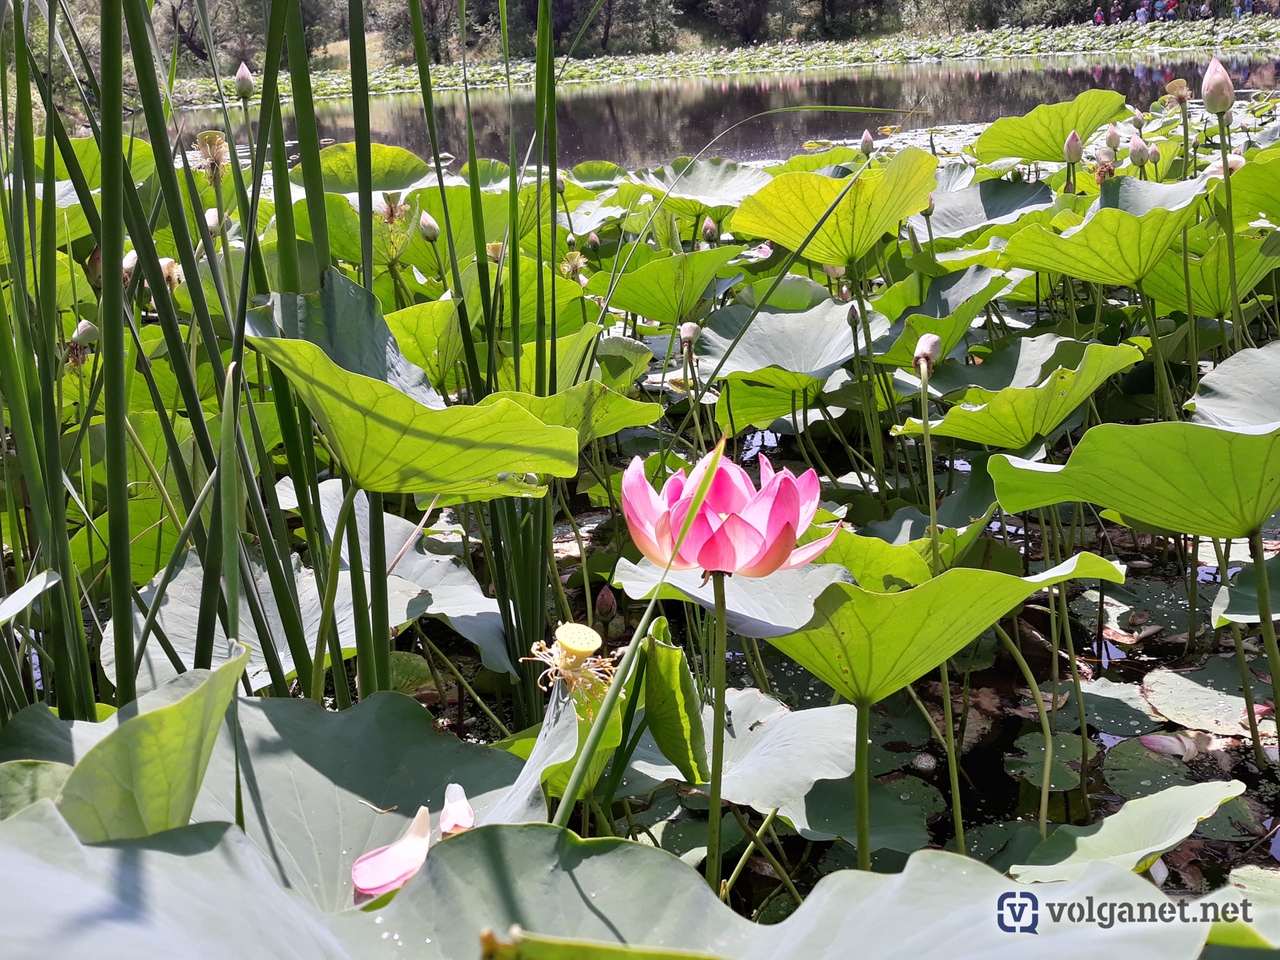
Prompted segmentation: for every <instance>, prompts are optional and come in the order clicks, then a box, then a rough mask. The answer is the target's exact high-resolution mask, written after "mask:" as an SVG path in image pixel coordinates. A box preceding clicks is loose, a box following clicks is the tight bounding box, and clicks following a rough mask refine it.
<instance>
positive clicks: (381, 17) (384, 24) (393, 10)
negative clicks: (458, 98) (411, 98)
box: [374, 0, 458, 63]
mask: <svg viewBox="0 0 1280 960" xmlns="http://www.w3.org/2000/svg"><path fill="white" fill-rule="evenodd" d="M421 4H422V33H423V38H424V39H425V40H426V42H427V55H428V56H429V57H430V58H431V62H432V63H445V62H447V61H448V60H449V59H450V55H449V47H450V44H451V43H452V41H453V39H454V38H455V36H456V35H457V28H458V5H457V3H456V2H454V0H421ZM374 13H375V16H376V19H377V26H378V28H379V29H380V30H381V31H382V52H383V54H384V55H386V56H387V57H389V58H390V59H392V60H394V61H396V62H398V63H411V62H412V61H413V57H414V51H413V19H412V17H411V16H410V14H409V3H408V0H382V2H381V3H379V5H378V6H377V8H376V9H375V11H374Z"/></svg>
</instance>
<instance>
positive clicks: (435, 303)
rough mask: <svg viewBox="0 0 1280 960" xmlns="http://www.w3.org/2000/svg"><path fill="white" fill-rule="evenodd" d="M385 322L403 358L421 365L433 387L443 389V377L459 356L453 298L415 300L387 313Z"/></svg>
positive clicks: (459, 343) (459, 349)
mask: <svg viewBox="0 0 1280 960" xmlns="http://www.w3.org/2000/svg"><path fill="white" fill-rule="evenodd" d="M386 323H387V327H388V328H389V329H390V331H391V335H392V336H393V337H395V339H396V343H397V344H398V345H399V347H400V350H401V351H402V352H403V353H404V356H405V359H407V360H408V361H409V362H410V363H413V364H417V365H418V366H419V367H421V368H422V369H423V370H424V371H425V372H426V374H427V378H428V380H429V381H430V382H431V385H432V386H433V387H435V388H436V389H437V390H443V389H444V385H445V379H446V378H447V377H448V376H449V374H451V373H452V372H453V365H454V363H455V362H457V360H458V359H459V358H460V357H461V356H462V328H461V327H460V326H459V323H460V321H459V319H458V304H457V301H455V300H432V301H430V302H429V303H416V304H414V305H413V306H411V307H406V308H405V309H404V310H397V311H395V312H394V313H389V314H387V316H386Z"/></svg>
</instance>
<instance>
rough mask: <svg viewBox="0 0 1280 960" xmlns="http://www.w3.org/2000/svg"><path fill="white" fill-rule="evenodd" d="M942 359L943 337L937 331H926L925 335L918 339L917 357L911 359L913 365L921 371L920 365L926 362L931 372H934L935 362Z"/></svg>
mask: <svg viewBox="0 0 1280 960" xmlns="http://www.w3.org/2000/svg"><path fill="white" fill-rule="evenodd" d="M941 359H942V338H941V337H939V336H938V335H937V334H936V333H926V334H925V335H924V336H923V337H921V338H920V339H919V340H917V341H916V354H915V358H914V359H913V360H912V361H911V365H912V366H913V367H915V369H916V371H917V372H919V370H920V365H921V364H924V365H925V366H926V367H927V368H928V371H929V373H933V367H934V364H936V363H937V362H938V361H939V360H941Z"/></svg>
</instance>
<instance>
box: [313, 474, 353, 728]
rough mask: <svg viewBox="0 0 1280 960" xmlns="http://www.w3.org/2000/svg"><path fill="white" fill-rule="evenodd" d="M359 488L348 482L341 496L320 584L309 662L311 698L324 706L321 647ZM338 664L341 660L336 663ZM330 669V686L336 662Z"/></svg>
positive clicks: (329, 623) (335, 679)
mask: <svg viewBox="0 0 1280 960" xmlns="http://www.w3.org/2000/svg"><path fill="white" fill-rule="evenodd" d="M359 491H360V487H359V485H357V484H355V483H352V484H350V485H349V486H348V487H347V492H346V493H345V494H344V495H343V497H342V506H340V507H339V508H338V520H337V523H336V524H334V528H333V542H332V543H331V544H330V545H329V572H328V576H327V577H326V578H325V583H324V606H323V607H322V608H321V610H320V627H319V629H318V630H317V631H316V652H315V657H314V659H313V660H312V661H311V699H312V700H314V701H315V702H316V703H324V647H325V639H326V638H327V637H328V634H329V630H330V629H331V628H332V626H333V606H334V603H335V602H337V599H338V572H339V568H340V567H341V565H342V539H343V537H344V536H345V534H346V529H347V517H349V516H350V515H351V510H352V508H353V507H354V506H355V502H356V494H357V493H358V492H359ZM339 662H341V661H339ZM331 666H332V667H333V684H334V687H335V688H336V687H337V686H338V683H339V680H338V663H334V664H331Z"/></svg>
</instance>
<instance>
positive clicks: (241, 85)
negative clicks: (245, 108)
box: [236, 61, 253, 101]
mask: <svg viewBox="0 0 1280 960" xmlns="http://www.w3.org/2000/svg"><path fill="white" fill-rule="evenodd" d="M252 96H253V74H252V73H250V72H249V68H248V66H246V65H245V64H244V62H243V61H242V62H241V63H240V69H239V70H237V71H236V98H237V99H239V100H245V101H247V100H248V99H249V98H250V97H252Z"/></svg>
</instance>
